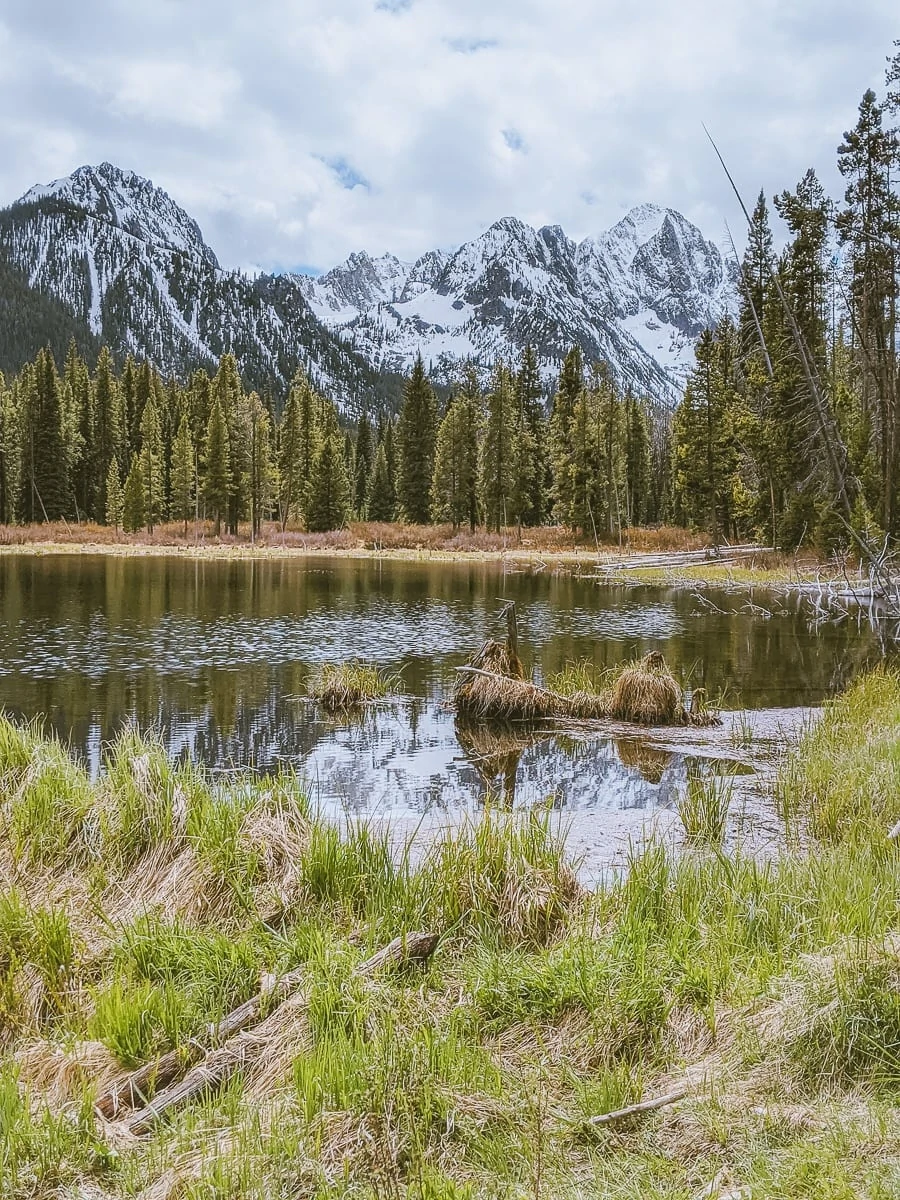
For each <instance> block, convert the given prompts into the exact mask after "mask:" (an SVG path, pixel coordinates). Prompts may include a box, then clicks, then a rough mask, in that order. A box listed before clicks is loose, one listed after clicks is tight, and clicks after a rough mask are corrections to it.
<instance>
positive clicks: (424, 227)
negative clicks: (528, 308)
mask: <svg viewBox="0 0 900 1200" xmlns="http://www.w3.org/2000/svg"><path fill="white" fill-rule="evenodd" d="M894 38H900V10H898V4H897V0H857V2H856V3H850V2H849V0H678V2H677V3H676V2H672V0H670V2H669V3H664V2H663V0H643V2H642V3H630V2H629V0H615V2H612V0H119V2H117V3H116V2H111V0H78V2H77V3H75V2H74V0H0V147H2V152H0V203H7V202H10V201H12V200H13V199H15V198H16V197H17V196H19V195H21V193H22V192H24V191H25V190H26V189H27V188H28V187H30V186H31V185H32V184H34V183H37V182H41V183H45V182H48V181H49V180H51V179H54V178H56V177H58V176H61V175H65V174H68V173H69V172H70V171H72V170H73V169H74V168H75V167H77V166H79V165H81V164H82V163H86V162H87V163H99V162H101V161H103V160H104V159H107V160H109V161H111V162H114V163H116V164H117V165H119V166H122V167H125V168H129V169H131V170H134V171H137V172H138V173H139V174H142V175H146V176H149V177H150V178H151V179H152V180H153V181H154V183H156V184H158V185H159V186H161V187H164V188H165V189H166V190H167V191H168V192H169V193H170V194H171V195H172V196H173V198H174V199H176V200H177V201H178V202H179V203H180V204H182V205H183V206H184V207H185V208H186V209H187V210H188V211H189V212H190V213H191V215H192V216H195V217H196V218H197V219H198V220H199V222H200V225H201V228H202V229H203V232H204V234H205V236H206V239H207V241H208V242H209V243H210V245H211V246H212V247H213V249H214V250H215V251H216V253H217V254H218V256H219V258H220V260H221V261H222V263H223V264H224V265H226V266H241V267H247V268H251V267H261V268H264V269H267V270H271V269H288V268H298V267H299V268H301V269H308V270H314V269H322V268H327V267H329V266H331V265H333V264H334V263H335V262H338V261H339V260H341V259H343V258H344V257H346V255H347V254H348V253H349V252H350V251H352V250H354V249H361V248H365V249H368V250H370V251H372V252H373V253H381V252H383V251H384V250H388V249H389V250H392V251H393V252H394V253H396V254H398V255H399V256H400V257H402V258H415V257H416V256H417V255H418V254H420V253H422V252H423V251H425V250H427V249H430V248H432V247H434V246H454V245H457V244H459V243H460V242H462V241H464V240H466V239H467V238H470V237H472V236H474V235H475V234H477V233H479V232H480V231H481V230H482V229H484V228H485V227H486V226H487V225H489V224H490V223H491V222H492V221H493V220H495V219H496V218H498V217H500V216H504V215H506V214H515V215H516V216H519V217H521V218H522V219H523V220H525V221H528V222H529V223H531V224H535V225H539V224H546V223H552V224H560V225H562V226H563V227H564V229H565V230H566V232H567V233H568V234H569V235H570V236H571V237H575V238H580V237H584V236H585V235H587V234H591V233H596V232H598V231H599V230H602V229H604V228H607V227H608V226H610V225H612V224H613V223H614V222H615V221H616V220H618V219H619V217H621V216H622V215H623V214H624V213H625V212H626V211H627V210H628V209H629V208H630V207H631V206H632V205H635V204H639V203H642V202H645V201H653V202H655V203H657V204H661V205H669V206H671V207H674V208H678V209H680V210H681V211H682V212H684V213H685V214H686V215H687V216H688V217H690V218H691V219H692V220H694V221H695V222H696V223H697V224H699V225H700V226H701V228H703V230H704V231H705V232H706V233H707V234H708V235H710V236H712V237H715V238H717V239H721V238H722V237H723V235H724V222H725V220H726V219H727V220H729V221H730V223H731V224H732V227H733V228H737V227H738V226H739V217H738V216H737V214H736V210H735V204H734V202H733V200H732V199H731V197H730V194H729V192H728V190H727V185H725V184H724V182H723V178H722V176H721V172H720V169H719V167H718V166H717V164H716V161H715V159H714V157H713V154H712V151H711V150H710V147H709V145H708V143H707V142H706V140H705V135H704V133H703V129H702V124H701V123H702V122H704V121H705V122H706V124H707V125H708V126H709V127H710V130H711V132H712V133H713V136H714V137H715V138H716V140H717V141H718V142H719V145H720V148H721V149H722V151H723V153H724V154H725V156H726V158H727V159H728V160H729V162H730V165H731V166H732V168H733V171H734V173H735V175H736V176H737V177H738V180H739V183H740V185H741V186H742V187H743V188H744V189H745V191H746V192H747V194H748V196H749V197H751V198H752V196H754V195H755V194H756V192H757V191H758V190H759V188H760V187H761V186H762V187H765V189H766V191H767V193H768V194H769V195H770V196H771V194H772V192H774V191H775V190H779V189H781V188H783V187H785V186H792V185H793V184H794V183H795V182H796V181H797V179H798V178H799V177H800V175H801V174H802V173H803V171H804V170H805V169H806V168H807V167H808V166H815V167H816V168H817V169H818V170H819V171H820V174H821V176H822V178H823V180H824V181H825V183H826V186H828V188H829V189H830V190H831V191H832V192H835V193H836V192H837V191H838V190H839V187H840V183H839V177H838V175H837V172H836V168H835V147H836V145H837V143H838V142H839V140H840V137H841V133H842V131H843V130H844V129H846V128H848V127H849V126H850V125H852V124H853V122H854V119H855V113H856V108H857V105H858V103H859V98H860V96H861V95H862V92H863V91H864V90H865V88H866V87H869V86H872V87H874V88H875V89H876V91H878V92H879V94H880V93H881V92H882V91H883V81H884V65H885V59H886V56H887V55H888V53H889V52H890V50H891V45H892V41H893V39H894Z"/></svg>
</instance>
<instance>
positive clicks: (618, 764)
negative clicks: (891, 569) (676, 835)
mask: <svg viewBox="0 0 900 1200" xmlns="http://www.w3.org/2000/svg"><path fill="white" fill-rule="evenodd" d="M705 594H706V595H707V596H708V597H709V598H710V599H711V600H712V601H713V602H714V604H715V606H716V607H718V608H720V609H722V610H724V611H723V612H716V611H713V610H711V609H710V608H709V607H705V606H702V605H701V604H700V603H698V601H697V599H696V598H695V597H693V596H691V595H690V594H689V593H687V592H684V591H678V590H674V589H666V588H659V587H620V586H610V585H601V584H599V583H597V582H596V581H594V580H590V579H585V578H577V577H573V576H569V575H561V576H554V575H551V574H548V573H546V572H543V573H540V574H528V573H520V574H516V573H513V574H510V573H504V572H503V571H502V569H501V567H500V566H498V565H497V564H472V563H464V564H446V563H428V562H398V561H385V562H378V561H373V560H359V561H355V560H349V559H346V560H341V559H328V560H323V559H300V558H291V559H284V560H270V561H266V560H244V561H234V562H225V561H214V560H208V561H203V560H196V561H191V560H187V559H181V558H175V557H173V558H156V557H147V558H122V557H111V556H110V557H106V556H89V555H47V556H40V557H38V556H31V555H15V554H12V555H4V556H0V707H2V708H4V709H5V710H6V711H7V712H9V713H11V714H14V715H17V716H22V717H27V718H31V717H34V716H38V715H40V716H42V717H44V718H45V720H46V723H47V725H48V726H49V727H50V728H52V729H53V730H55V731H56V732H57V733H58V734H59V735H60V736H61V737H62V738H63V739H64V740H66V741H68V742H69V743H70V744H71V746H72V747H73V749H74V750H75V751H76V752H77V753H78V754H79V755H81V756H82V757H83V758H84V759H85V761H86V762H87V763H88V764H89V765H90V767H91V769H92V770H96V768H97V766H98V764H99V761H100V757H101V752H102V746H103V745H104V744H105V743H106V742H108V741H109V740H110V739H111V738H113V737H114V736H115V734H116V733H117V731H118V730H120V729H121V728H122V727H123V726H124V725H126V724H127V723H134V724H136V725H137V726H138V727H140V728H142V729H154V730H156V731H157V732H158V733H159V735H160V736H161V737H162V739H163V741H164V742H165V744H166V745H167V746H168V748H169V749H170V751H171V752H172V753H173V754H187V755H191V756H192V757H194V758H196V759H197V760H199V761H201V762H203V763H204V764H206V765H207V766H209V767H211V768H213V769H216V770H223V769H230V768H252V769H254V770H260V771H268V770H272V769H275V768H277V767H279V766H284V765H287V766H290V767H292V768H294V769H296V770H297V771H298V772H299V773H300V774H302V775H303V776H304V777H305V778H306V779H307V780H308V781H309V784H310V787H311V788H312V789H313V792H314V795H315V796H316V797H317V798H318V799H319V800H320V801H321V802H322V803H323V804H324V805H325V806H327V807H333V808H336V809H338V808H339V809H342V810H345V811H347V810H349V811H353V812H379V813H385V814H395V813H398V814H404V815H406V816H409V815H411V814H426V813H434V812H440V811H444V812H447V811H451V812H452V811H457V810H459V809H460V808H463V807H471V806H472V805H474V804H477V803H478V802H479V800H480V798H481V797H483V795H484V793H485V790H486V789H487V788H488V787H489V786H493V787H494V790H502V791H503V792H504V794H505V795H506V798H507V800H510V801H512V800H513V798H514V800H515V803H516V804H521V803H525V804H527V803H533V802H538V801H541V800H545V799H547V798H548V797H550V796H552V797H554V799H555V802H556V804H557V805H558V806H560V807H563V808H566V809H572V810H598V811H599V810H602V811H604V812H605V813H607V814H610V813H612V812H614V811H623V810H626V809H640V810H648V809H654V808H658V807H660V806H668V805H671V804H672V803H673V801H674V799H675V798H676V796H677V794H678V792H679V790H680V789H681V788H682V787H683V786H684V779H685V775H686V771H687V767H688V765H689V764H688V761H687V760H686V759H685V757H684V756H682V755H679V754H674V755H670V754H665V753H662V752H660V751H651V752H648V751H647V750H646V749H645V748H642V747H641V745H640V743H639V742H635V741H621V740H619V741H618V742H617V741H615V740H612V739H610V738H608V737H606V738H603V737H586V738H577V739H572V738H565V737H539V738H531V739H527V738H526V739H522V740H521V741H520V742H515V741H510V740H509V739H492V738H491V737H489V736H480V737H478V736H476V737H474V738H473V737H471V736H469V737H467V736H465V734H462V736H459V734H458V732H457V730H456V729H455V726H454V719H453V715H452V713H451V712H450V711H448V709H447V700H448V697H449V695H450V693H451V690H452V687H453V683H454V681H455V678H456V673H455V670H454V668H455V667H457V666H458V665H460V664H461V663H463V662H464V661H465V659H466V656H467V655H468V653H469V652H470V651H471V650H472V649H474V648H477V647H478V646H479V645H480V644H481V642H482V641H483V640H484V639H485V638H486V637H488V636H500V635H502V629H501V626H500V623H499V622H498V618H497V614H498V610H499V608H500V603H499V601H500V599H501V598H503V599H513V600H515V601H516V604H517V606H518V612H519V629H520V638H521V639H522V641H523V643H524V648H525V657H526V659H527V660H528V661H530V663H531V664H532V665H533V668H534V674H535V678H536V679H538V680H540V679H542V678H545V677H546V676H547V674H549V673H550V672H552V671H555V670H558V669H559V668H561V667H562V666H563V664H564V663H565V662H566V661H567V660H571V659H588V660H590V661H591V662H592V663H594V664H595V665H596V667H597V669H598V670H602V669H604V668H605V667H608V666H611V665H613V664H615V663H618V662H620V661H622V660H623V659H628V658H632V657H635V656H636V655H640V654H644V653H646V652H647V651H649V650H651V649H659V650H662V651H663V653H664V654H665V656H666V659H667V660H668V662H669V664H670V665H671V667H672V668H673V670H674V671H675V673H676V675H678V676H679V677H680V678H681V679H682V681H683V682H684V683H685V684H686V685H689V686H703V687H705V688H707V690H708V692H709V694H710V695H711V696H717V695H724V697H725V700H724V703H725V707H729V708H739V707H742V706H743V707H746V708H751V709H765V708H785V707H792V706H798V705H814V704H818V703H820V702H821V701H822V700H823V699H825V698H826V697H828V696H829V695H832V694H833V693H834V692H836V691H838V690H840V689H841V688H842V687H844V686H846V684H847V683H848V682H849V680H850V679H851V678H852V677H853V676H854V675H855V674H856V673H857V672H858V671H860V670H861V669H863V668H864V667H866V666H867V665H871V664H872V663H874V662H875V661H877V660H878V659H879V657H880V650H879V647H878V644H877V642H876V640H875V638H874V637H873V635H872V634H871V633H870V632H869V631H868V630H867V629H865V628H863V629H859V628H857V627H856V625H854V624H852V623H851V622H845V623H844V624H842V625H839V626H829V627H826V628H824V629H819V630H817V631H816V630H813V629H811V627H810V624H809V621H808V617H807V615H806V614H805V613H804V612H803V611H802V609H801V608H800V607H795V608H793V609H792V610H791V611H789V612H786V613H780V614H779V615H776V616H773V617H771V618H770V619H765V618H764V617H763V616H762V615H761V614H760V613H759V612H758V611H751V610H750V609H749V608H747V607H746V597H745V596H737V595H729V594H726V593H724V592H719V593H717V592H714V591H708V592H706V593H705ZM755 600H756V603H757V604H764V603H765V600H764V598H763V599H761V598H760V596H759V595H757V596H756V597H755ZM351 656H356V657H359V658H363V659H367V660H372V661H374V662H377V663H379V664H380V665H382V666H384V667H387V668H390V669H392V670H394V671H400V672H402V676H403V680H404V684H405V697H404V698H403V699H402V700H398V701H397V702H394V703H391V704H388V705H384V706H381V707H379V708H378V709H377V710H376V711H375V712H374V713H373V714H371V715H370V716H369V717H368V718H367V719H366V720H365V721H364V722H362V723H361V724H355V725H351V726H349V727H347V726H346V725H341V724H339V723H335V722H330V721H326V720H323V719H322V717H321V715H320V714H319V713H318V712H317V711H316V709H315V707H314V706H312V705H310V704H309V703H308V702H306V701H305V700H304V699H303V697H304V695H305V693H306V691H307V688H308V685H309V682H310V678H311V675H312V674H313V673H314V672H315V670H316V669H317V667H318V666H319V665H320V664H321V663H323V662H326V661H329V660H332V661H333V660H340V659H343V658H347V657H351Z"/></svg>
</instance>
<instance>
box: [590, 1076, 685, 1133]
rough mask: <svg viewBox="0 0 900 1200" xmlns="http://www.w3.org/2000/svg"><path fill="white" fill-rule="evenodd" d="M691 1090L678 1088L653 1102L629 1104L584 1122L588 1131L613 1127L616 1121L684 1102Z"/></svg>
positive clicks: (644, 1101) (645, 1101)
mask: <svg viewBox="0 0 900 1200" xmlns="http://www.w3.org/2000/svg"><path fill="white" fill-rule="evenodd" d="M689 1091H690V1088H688V1087H687V1086H685V1087H680V1088H676V1089H675V1091H674V1092H668V1093H667V1094H666V1095H665V1096H656V1097H655V1098H654V1099H653V1100H642V1101H641V1102H640V1104H629V1105H628V1107H627V1108H615V1109H613V1111H612V1112H607V1113H601V1114H600V1116H599V1117H588V1119H587V1120H586V1121H585V1122H584V1124H585V1127H586V1128H588V1129H596V1128H598V1127H599V1126H601V1125H612V1124H614V1123H615V1122H616V1121H624V1120H627V1118H628V1117H636V1116H639V1115H640V1114H641V1113H645V1112H653V1110H654V1109H657V1108H665V1107H666V1105H668V1104H677V1102H678V1101H679V1100H683V1099H684V1098H685V1096H687V1095H688V1093H689Z"/></svg>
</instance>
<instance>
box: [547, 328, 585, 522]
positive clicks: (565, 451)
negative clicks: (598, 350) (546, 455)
mask: <svg viewBox="0 0 900 1200" xmlns="http://www.w3.org/2000/svg"><path fill="white" fill-rule="evenodd" d="M583 391H584V364H583V361H582V357H581V350H580V348H579V347H578V346H573V347H572V349H571V350H570V351H569V353H568V354H567V355H566V358H565V361H564V363H563V368H562V371H561V372H560V376H559V383H558V385H557V389H556V393H555V395H554V397H553V406H552V410H551V413H550V434H549V439H550V467H551V473H552V479H553V489H552V490H553V514H554V516H555V517H556V520H557V521H559V522H561V523H562V524H564V525H566V524H568V525H571V524H572V521H573V513H574V511H575V507H576V506H575V498H574V495H573V490H572V489H573V484H574V476H573V469H572V466H573V463H572V437H571V435H572V421H573V418H574V415H575V407H576V405H577V403H578V401H579V398H580V397H581V395H582V393H583ZM585 436H586V430H585ZM581 453H582V455H584V453H585V446H584V445H582V447H581ZM576 524H577V522H576Z"/></svg>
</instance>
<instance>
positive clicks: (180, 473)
mask: <svg viewBox="0 0 900 1200" xmlns="http://www.w3.org/2000/svg"><path fill="white" fill-rule="evenodd" d="M194 471H195V456H194V443H193V441H192V439H191V427H190V422H189V420H188V414H187V413H185V414H184V415H183V416H182V418H181V421H180V422H179V425H178V433H177V435H176V437H175V444H174V446H173V447H172V516H173V517H176V518H177V519H178V520H179V521H183V522H184V536H185V537H187V527H188V520H189V519H190V517H191V516H193V513H194V486H195V481H196V475H195V473H194Z"/></svg>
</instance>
